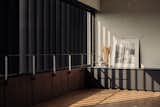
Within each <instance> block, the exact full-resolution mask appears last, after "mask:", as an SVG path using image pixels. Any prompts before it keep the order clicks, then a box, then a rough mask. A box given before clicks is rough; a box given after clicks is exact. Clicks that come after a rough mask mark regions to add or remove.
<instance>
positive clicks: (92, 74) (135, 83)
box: [88, 68, 160, 91]
mask: <svg viewBox="0 0 160 107" xmlns="http://www.w3.org/2000/svg"><path fill="white" fill-rule="evenodd" d="M88 71H89V72H88V74H89V78H90V82H89V85H90V87H100V88H107V89H109V88H111V89H128V90H145V91H160V78H159V75H160V70H150V69H144V70H142V69H134V70H133V69H132V70H130V69H107V68H91V69H89V70H88Z"/></svg>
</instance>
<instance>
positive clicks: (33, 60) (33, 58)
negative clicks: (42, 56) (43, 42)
mask: <svg viewBox="0 0 160 107" xmlns="http://www.w3.org/2000/svg"><path fill="white" fill-rule="evenodd" d="M35 60H36V57H35V56H32V63H33V71H32V73H33V76H35V75H36V67H35V66H36V64H35Z"/></svg>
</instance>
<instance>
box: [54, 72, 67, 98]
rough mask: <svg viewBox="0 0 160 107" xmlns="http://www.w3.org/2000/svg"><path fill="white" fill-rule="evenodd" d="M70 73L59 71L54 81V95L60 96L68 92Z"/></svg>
mask: <svg viewBox="0 0 160 107" xmlns="http://www.w3.org/2000/svg"><path fill="white" fill-rule="evenodd" d="M67 75H68V73H67V72H66V71H58V72H57V73H56V75H55V76H53V79H52V94H53V96H59V95H61V94H64V93H66V92H67V91H68V78H67V77H68V76H67Z"/></svg>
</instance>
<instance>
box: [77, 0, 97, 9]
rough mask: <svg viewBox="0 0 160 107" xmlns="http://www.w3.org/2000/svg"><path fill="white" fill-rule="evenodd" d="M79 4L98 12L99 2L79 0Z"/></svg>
mask: <svg viewBox="0 0 160 107" xmlns="http://www.w3.org/2000/svg"><path fill="white" fill-rule="evenodd" d="M79 1H80V2H82V3H84V4H86V5H89V6H90V7H93V8H95V9H97V10H100V0H79Z"/></svg>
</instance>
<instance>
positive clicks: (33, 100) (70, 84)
mask: <svg viewBox="0 0 160 107" xmlns="http://www.w3.org/2000/svg"><path fill="white" fill-rule="evenodd" d="M84 73H85V71H80V69H75V70H72V71H71V72H70V73H69V72H68V70H66V71H58V72H57V73H56V75H54V76H53V75H52V74H51V73H40V74H36V76H35V78H32V76H30V75H28V76H19V77H12V78H9V80H8V82H7V83H6V84H4V81H3V82H2V81H0V107H31V106H32V105H34V104H38V103H40V102H43V101H47V100H49V99H51V98H54V97H55V96H60V95H63V94H65V93H67V92H70V91H73V90H77V89H80V88H84V82H85V80H84V78H85V76H84V75H85V74H84Z"/></svg>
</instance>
